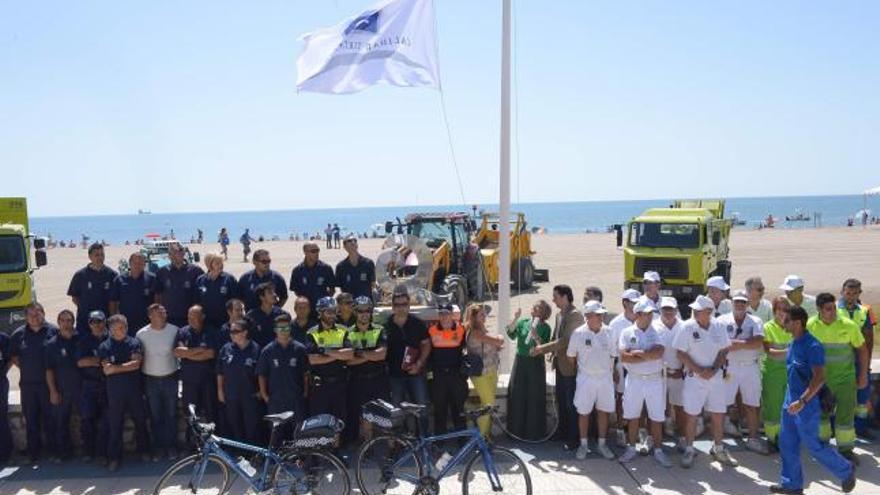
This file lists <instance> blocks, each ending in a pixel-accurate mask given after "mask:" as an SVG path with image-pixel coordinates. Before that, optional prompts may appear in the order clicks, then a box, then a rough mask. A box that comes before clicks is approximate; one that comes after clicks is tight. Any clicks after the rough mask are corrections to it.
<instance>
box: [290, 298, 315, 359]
mask: <svg viewBox="0 0 880 495" xmlns="http://www.w3.org/2000/svg"><path fill="white" fill-rule="evenodd" d="M293 314H294V319H293V321H291V322H290V335H291V336H292V337H293V340H295V341H297V342H299V343H300V344H302V345H304V346H306V347H308V345H309V337H308V331H309V330H311V328H312V327H313V326H315V325H317V324H318V322H317V321H315V319H314V318H313V317H312V308H311V306H310V305H309V300H308V299H307V298H305V297H303V296H297V297H296V299H295V300H294V301H293Z"/></svg>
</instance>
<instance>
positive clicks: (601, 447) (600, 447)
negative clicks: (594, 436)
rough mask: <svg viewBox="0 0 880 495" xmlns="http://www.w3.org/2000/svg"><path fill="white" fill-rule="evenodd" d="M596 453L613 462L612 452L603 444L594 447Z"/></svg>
mask: <svg viewBox="0 0 880 495" xmlns="http://www.w3.org/2000/svg"><path fill="white" fill-rule="evenodd" d="M596 452H598V453H599V455H601V456H602V457H604V458H606V459H608V460H609V461H612V460H614V452H612V451H611V449H610V448H608V445H605V444H604V443H600V444H599V445H597V446H596Z"/></svg>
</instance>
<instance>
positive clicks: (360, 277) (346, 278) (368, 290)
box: [335, 255, 376, 300]
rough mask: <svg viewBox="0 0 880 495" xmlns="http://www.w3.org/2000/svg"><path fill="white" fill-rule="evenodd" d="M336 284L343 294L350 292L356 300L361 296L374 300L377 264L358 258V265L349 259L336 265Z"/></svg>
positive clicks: (364, 258)
mask: <svg viewBox="0 0 880 495" xmlns="http://www.w3.org/2000/svg"><path fill="white" fill-rule="evenodd" d="M335 277H336V283H337V284H338V285H339V289H340V290H341V291H342V292H348V293H349V294H351V295H352V297H354V298H355V299H356V298H358V297H361V296H364V297H368V298H370V300H372V299H373V283H375V282H376V264H375V263H373V260H371V259H370V258H366V257H364V256H360V255H359V256H358V262H357V264H356V265H352V264H351V261H349V260H348V257H345V258H344V259H343V260H342V261H340V262H339V263H337V264H336V274H335Z"/></svg>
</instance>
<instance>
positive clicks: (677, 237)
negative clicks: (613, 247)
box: [623, 199, 733, 308]
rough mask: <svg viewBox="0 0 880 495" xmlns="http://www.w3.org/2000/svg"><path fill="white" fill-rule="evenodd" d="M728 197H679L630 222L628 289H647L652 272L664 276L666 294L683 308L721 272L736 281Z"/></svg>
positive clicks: (626, 256) (626, 252)
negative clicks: (648, 273)
mask: <svg viewBox="0 0 880 495" xmlns="http://www.w3.org/2000/svg"><path fill="white" fill-rule="evenodd" d="M732 226H733V222H732V221H731V220H730V219H727V218H724V200H720V199H711V200H678V201H675V202H673V204H671V205H670V206H669V207H668V208H650V209H648V210H646V211H644V212H643V213H642V214H641V215H639V216H637V217H635V218H633V219H632V220H631V221H630V222H629V223H628V224H627V230H626V239H625V246H624V250H623V258H624V288H633V289H638V290H642V277H643V276H644V273H645V272H646V271H655V272H657V273H659V274H660V277H661V278H662V280H663V285H662V289H661V294H662V295H665V296H673V297H675V298H676V299H677V300H678V303H679V307H680V308H687V306H682V305H683V304H687V303H690V302H692V301H693V300H694V299H695V298H696V297H697V295H699V294H704V293H705V291H706V280H708V278H709V277H712V276H715V275H721V276H723V277H724V279H725V280H726V281H727V282H728V283H730V272H731V263H730V259H729V254H730V249H729V247H728V241H729V239H730V229H731V227H732Z"/></svg>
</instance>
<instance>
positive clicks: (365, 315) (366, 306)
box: [343, 244, 391, 441]
mask: <svg viewBox="0 0 880 495" xmlns="http://www.w3.org/2000/svg"><path fill="white" fill-rule="evenodd" d="M343 245H344V244H343ZM354 308H355V309H354V310H355V314H357V321H356V322H355V324H354V325H353V326H352V327H351V328H349V330H348V339H349V341H351V346H352V348H354V357H353V358H352V359H351V361H349V362H348V369H349V370H350V372H351V376H350V377H349V379H348V417H347V418H346V419H345V427H346V440H348V441H355V440H357V439H358V438H359V437H362V438H369V432H368V428H369V423H367V422H364V421H361V408H362V407H363V405H364V404H366V403H367V402H369V401H371V400H374V399H383V400H389V399H391V386H390V385H389V382H388V366H387V364H386V363H385V354H386V350H387V347H386V346H387V345H388V337H387V334H386V332H385V328H383V327H382V325H379V324H376V323H373V301H372V299H370V298H369V297H366V296H360V297H358V298H356V299H355V300H354Z"/></svg>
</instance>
